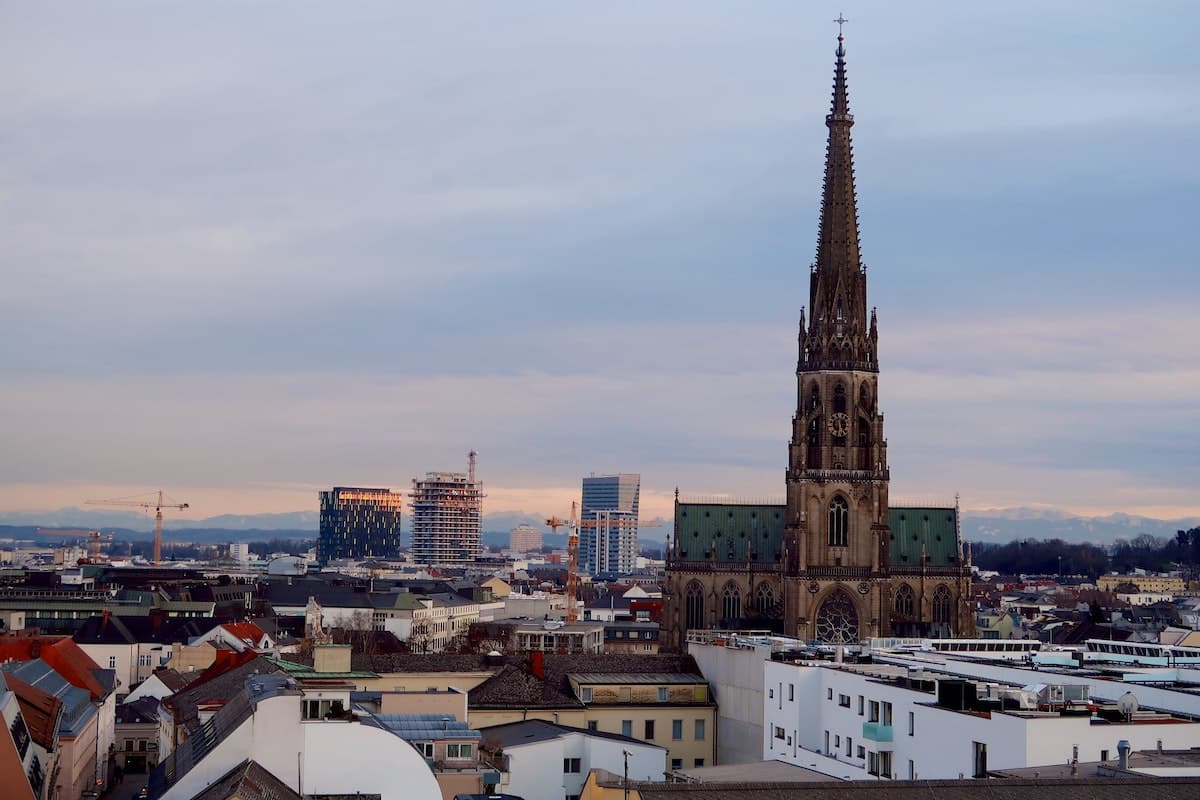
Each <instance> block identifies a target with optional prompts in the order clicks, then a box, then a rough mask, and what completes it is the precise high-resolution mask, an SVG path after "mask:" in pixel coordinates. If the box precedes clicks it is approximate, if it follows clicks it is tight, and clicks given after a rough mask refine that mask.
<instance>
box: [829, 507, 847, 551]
mask: <svg viewBox="0 0 1200 800" xmlns="http://www.w3.org/2000/svg"><path fill="white" fill-rule="evenodd" d="M849 526H850V507H849V506H848V505H846V501H845V500H844V499H842V498H841V497H835V498H833V502H832V503H830V504H829V546H830V547H845V546H846V544H847V542H848V541H849V538H850V537H849V535H848V533H847V531H848V530H849Z"/></svg>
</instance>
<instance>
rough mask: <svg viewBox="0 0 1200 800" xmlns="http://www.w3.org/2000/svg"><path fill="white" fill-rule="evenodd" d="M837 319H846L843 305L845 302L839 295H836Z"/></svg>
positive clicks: (840, 320)
mask: <svg viewBox="0 0 1200 800" xmlns="http://www.w3.org/2000/svg"><path fill="white" fill-rule="evenodd" d="M837 321H838V322H845V321H846V305H845V303H843V302H842V296H841V295H838V299H837Z"/></svg>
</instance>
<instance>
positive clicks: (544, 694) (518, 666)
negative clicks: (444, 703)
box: [468, 653, 700, 708]
mask: <svg viewBox="0 0 1200 800" xmlns="http://www.w3.org/2000/svg"><path fill="white" fill-rule="evenodd" d="M543 669H544V675H545V679H539V678H536V677H534V676H533V675H531V674H530V673H529V671H528V669H527V663H526V660H525V659H524V658H521V657H509V658H507V659H506V663H505V665H504V667H502V668H501V669H500V671H498V672H497V673H496V674H495V675H493V676H492V677H490V678H488V679H487V680H486V681H484V682H483V683H481V684H479V685H478V686H476V687H475V688H474V689H472V690H471V691H470V692H469V693H468V703H469V705H470V707H471V708H526V707H528V708H581V707H582V703H580V702H579V700H578V698H576V697H575V694H574V692H572V691H571V686H570V682H569V681H568V680H567V676H568V675H570V674H575V673H585V672H586V673H591V674H612V673H630V674H640V673H661V674H681V673H682V674H688V675H696V674H699V672H700V669H699V667H697V666H696V662H695V660H694V659H693V658H692V657H691V656H686V655H664V654H655V655H641V654H635V653H611V654H608V655H605V656H604V657H603V658H597V657H595V656H591V655H557V654H552V653H547V654H546V655H545V656H544V660H543Z"/></svg>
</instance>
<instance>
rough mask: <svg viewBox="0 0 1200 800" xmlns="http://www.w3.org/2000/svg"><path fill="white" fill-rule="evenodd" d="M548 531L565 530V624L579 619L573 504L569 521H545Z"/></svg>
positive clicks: (577, 534)
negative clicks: (564, 528)
mask: <svg viewBox="0 0 1200 800" xmlns="http://www.w3.org/2000/svg"><path fill="white" fill-rule="evenodd" d="M546 525H548V526H549V527H550V530H552V531H554V532H555V533H556V534H557V533H558V529H559V528H561V527H563V526H564V525H565V526H566V528H567V622H574V621H575V620H577V619H579V606H578V603H579V523H577V522H576V521H575V503H574V502H572V503H571V519H570V520H561V519H559V518H558V517H551V518H550V519H548V520H546Z"/></svg>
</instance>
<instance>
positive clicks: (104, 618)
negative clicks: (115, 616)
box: [100, 608, 112, 630]
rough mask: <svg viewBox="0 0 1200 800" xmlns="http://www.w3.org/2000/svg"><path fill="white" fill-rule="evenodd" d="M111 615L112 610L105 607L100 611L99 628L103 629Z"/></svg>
mask: <svg viewBox="0 0 1200 800" xmlns="http://www.w3.org/2000/svg"><path fill="white" fill-rule="evenodd" d="M111 617H112V611H110V610H109V609H107V608H106V609H104V610H103V611H101V612H100V630H104V629H105V628H107V627H108V620H109V619H110V618H111Z"/></svg>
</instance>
